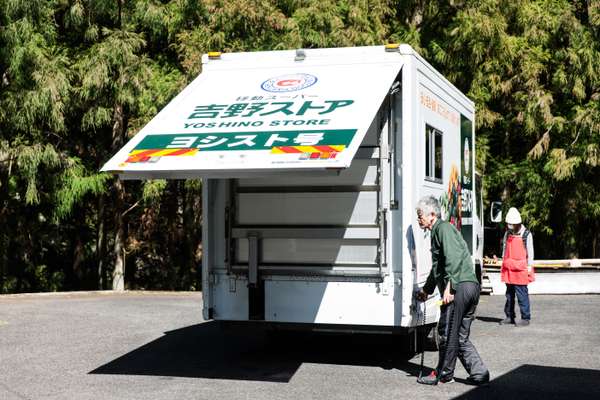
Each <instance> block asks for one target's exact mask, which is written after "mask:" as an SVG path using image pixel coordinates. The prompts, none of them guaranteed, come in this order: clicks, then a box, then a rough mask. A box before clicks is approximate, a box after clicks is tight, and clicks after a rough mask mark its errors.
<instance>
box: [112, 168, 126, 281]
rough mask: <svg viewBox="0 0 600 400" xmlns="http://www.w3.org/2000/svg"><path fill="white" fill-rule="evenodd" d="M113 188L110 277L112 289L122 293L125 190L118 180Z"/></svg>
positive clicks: (123, 279)
mask: <svg viewBox="0 0 600 400" xmlns="http://www.w3.org/2000/svg"><path fill="white" fill-rule="evenodd" d="M114 187H115V193H116V201H115V245H114V249H113V251H114V255H115V269H114V270H113V276H112V289H113V290H118V291H123V290H125V259H124V255H125V254H124V252H123V249H124V248H125V229H124V226H125V222H124V217H123V213H122V212H121V210H122V209H123V197H124V195H125V190H124V188H123V182H121V181H120V180H119V179H118V178H117V179H116V180H115V185H114Z"/></svg>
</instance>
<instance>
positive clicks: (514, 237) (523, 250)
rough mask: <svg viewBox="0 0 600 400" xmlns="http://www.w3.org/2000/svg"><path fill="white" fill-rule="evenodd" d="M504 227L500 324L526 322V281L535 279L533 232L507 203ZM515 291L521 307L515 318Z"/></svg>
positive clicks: (528, 310)
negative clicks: (519, 314)
mask: <svg viewBox="0 0 600 400" xmlns="http://www.w3.org/2000/svg"><path fill="white" fill-rule="evenodd" d="M505 221H506V223H507V225H508V230H507V231H506V233H505V234H504V239H503V240H502V270H501V272H500V278H501V280H502V282H504V283H506V304H505V305H504V314H505V315H506V318H505V319H503V320H502V321H500V324H501V325H509V324H514V325H515V326H519V327H523V326H528V325H529V323H530V321H531V307H530V304H529V290H528V287H527V285H528V284H529V283H531V282H533V281H534V280H535V272H534V270H533V235H532V234H531V232H529V230H528V229H527V228H525V226H524V225H523V224H522V220H521V214H520V213H519V210H517V209H516V208H514V207H511V208H510V209H509V210H508V213H507V214H506V219H505ZM515 295H516V297H517V300H518V302H519V308H520V310H521V319H520V320H518V321H515V317H516V314H515Z"/></svg>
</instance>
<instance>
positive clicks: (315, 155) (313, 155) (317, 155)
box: [310, 153, 321, 160]
mask: <svg viewBox="0 0 600 400" xmlns="http://www.w3.org/2000/svg"><path fill="white" fill-rule="evenodd" d="M320 156H321V153H310V158H311V159H313V160H314V159H315V158H319V157H320Z"/></svg>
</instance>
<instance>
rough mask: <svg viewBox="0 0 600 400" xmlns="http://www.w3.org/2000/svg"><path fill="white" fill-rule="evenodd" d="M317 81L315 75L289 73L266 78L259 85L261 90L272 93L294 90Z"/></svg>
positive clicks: (304, 87)
mask: <svg viewBox="0 0 600 400" xmlns="http://www.w3.org/2000/svg"><path fill="white" fill-rule="evenodd" d="M315 83H317V77H316V76H313V75H309V74H290V75H281V76H276V77H275V78H271V79H267V80H266V81H264V82H263V83H262V85H260V87H261V88H262V90H266V91H267V92H273V93H281V92H294V91H296V90H302V89H306V88H307V87H310V86H312V85H314V84H315Z"/></svg>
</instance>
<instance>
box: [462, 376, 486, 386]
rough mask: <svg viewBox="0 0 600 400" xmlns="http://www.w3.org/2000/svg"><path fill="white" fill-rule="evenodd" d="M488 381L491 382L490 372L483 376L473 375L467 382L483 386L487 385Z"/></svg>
mask: <svg viewBox="0 0 600 400" xmlns="http://www.w3.org/2000/svg"><path fill="white" fill-rule="evenodd" d="M488 383H490V374H489V373H487V374H485V376H484V377H483V378H473V377H471V376H469V377H468V378H467V384H469V385H474V386H482V385H487V384H488Z"/></svg>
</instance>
